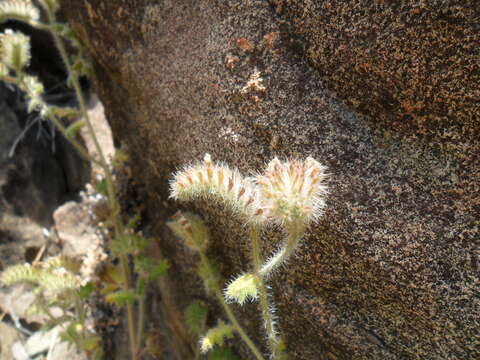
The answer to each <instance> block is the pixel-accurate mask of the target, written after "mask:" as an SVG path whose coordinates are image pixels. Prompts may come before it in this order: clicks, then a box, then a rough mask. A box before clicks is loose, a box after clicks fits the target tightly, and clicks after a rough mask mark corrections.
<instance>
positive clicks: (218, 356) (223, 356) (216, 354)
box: [208, 347, 240, 360]
mask: <svg viewBox="0 0 480 360" xmlns="http://www.w3.org/2000/svg"><path fill="white" fill-rule="evenodd" d="M208 360H240V358H239V357H238V356H237V355H235V354H234V353H233V352H232V349H230V348H228V347H215V348H214V349H212V351H210V352H209V353H208Z"/></svg>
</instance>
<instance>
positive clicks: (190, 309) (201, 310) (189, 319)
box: [184, 300, 208, 336]
mask: <svg viewBox="0 0 480 360" xmlns="http://www.w3.org/2000/svg"><path fill="white" fill-rule="evenodd" d="M184 316H185V322H186V323H187V326H188V329H189V330H190V332H191V333H192V334H194V335H197V336H200V335H202V334H203V333H204V332H205V326H206V322H207V316H208V307H207V305H205V303H204V302H203V301H198V300H197V301H194V302H192V303H191V304H190V305H188V306H187V308H186V309H185V312H184Z"/></svg>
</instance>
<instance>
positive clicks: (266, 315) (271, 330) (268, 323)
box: [250, 226, 279, 359]
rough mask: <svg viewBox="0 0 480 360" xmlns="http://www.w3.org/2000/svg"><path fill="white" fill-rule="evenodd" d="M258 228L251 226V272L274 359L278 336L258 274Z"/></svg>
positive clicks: (259, 260) (259, 262)
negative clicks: (256, 287)
mask: <svg viewBox="0 0 480 360" xmlns="http://www.w3.org/2000/svg"><path fill="white" fill-rule="evenodd" d="M259 238H260V235H259V229H258V228H257V227H256V226H252V228H251V232H250V239H251V241H252V256H253V273H254V274H255V276H256V277H257V278H258V297H259V302H260V312H261V313H262V319H263V324H264V326H265V330H266V332H267V340H268V346H269V348H270V352H271V354H272V358H273V359H275V358H276V357H277V356H276V354H277V352H278V350H277V349H278V343H279V341H278V337H277V333H276V331H275V325H274V323H273V315H272V313H271V312H270V306H269V304H268V294H267V287H266V286H265V282H264V280H263V277H262V276H261V274H260V268H261V264H262V260H261V255H260V245H259Z"/></svg>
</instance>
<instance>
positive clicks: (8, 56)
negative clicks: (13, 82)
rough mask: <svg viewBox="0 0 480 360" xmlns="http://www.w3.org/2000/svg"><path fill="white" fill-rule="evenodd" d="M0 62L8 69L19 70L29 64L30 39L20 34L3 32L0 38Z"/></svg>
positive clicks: (8, 30)
mask: <svg viewBox="0 0 480 360" xmlns="http://www.w3.org/2000/svg"><path fill="white" fill-rule="evenodd" d="M0 41H1V49H0V57H1V61H2V62H3V63H4V64H5V65H7V66H8V67H9V68H11V69H14V70H21V69H23V68H24V67H25V66H27V65H28V63H29V62H30V38H29V37H28V36H26V35H24V34H22V33H21V32H17V31H12V30H10V29H7V30H5V33H4V34H2V35H1V37H0Z"/></svg>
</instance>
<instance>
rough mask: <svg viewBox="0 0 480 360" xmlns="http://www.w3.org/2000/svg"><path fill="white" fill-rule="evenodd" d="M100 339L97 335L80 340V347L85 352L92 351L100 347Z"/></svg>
mask: <svg viewBox="0 0 480 360" xmlns="http://www.w3.org/2000/svg"><path fill="white" fill-rule="evenodd" d="M101 342H102V338H101V337H100V336H97V335H92V336H89V337H87V338H85V339H83V340H82V342H81V347H82V349H83V350H86V351H93V350H95V349H96V348H98V347H99V346H100V344H101Z"/></svg>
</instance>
